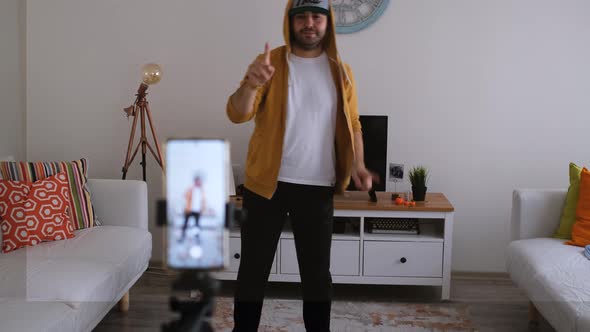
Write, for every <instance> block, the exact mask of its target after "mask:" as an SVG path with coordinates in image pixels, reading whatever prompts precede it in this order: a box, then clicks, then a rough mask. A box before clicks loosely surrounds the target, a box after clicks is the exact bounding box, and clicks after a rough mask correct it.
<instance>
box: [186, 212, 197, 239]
mask: <svg viewBox="0 0 590 332" xmlns="http://www.w3.org/2000/svg"><path fill="white" fill-rule="evenodd" d="M191 217H195V226H197V227H199V218H201V213H199V212H186V213H185V214H184V226H182V239H184V234H185V233H186V229H187V228H188V222H189V220H190V218H191Z"/></svg>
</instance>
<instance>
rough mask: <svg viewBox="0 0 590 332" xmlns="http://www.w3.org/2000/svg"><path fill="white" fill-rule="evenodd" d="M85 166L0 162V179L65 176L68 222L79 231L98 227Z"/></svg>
mask: <svg viewBox="0 0 590 332" xmlns="http://www.w3.org/2000/svg"><path fill="white" fill-rule="evenodd" d="M87 165H88V163H87V161H86V159H84V158H83V159H80V160H76V161H71V162H65V161H60V162H26V161H21V162H10V161H2V162H0V179H3V180H13V181H28V182H35V181H38V180H43V179H45V178H48V177H50V176H53V175H55V174H58V173H60V172H66V174H67V175H68V186H69V188H70V211H71V213H72V218H71V220H72V223H73V225H74V229H75V230H79V229H84V228H90V227H93V226H97V225H98V222H97V220H96V216H95V214H94V209H93V207H92V203H91V202H90V192H89V191H88V185H87V184H86V181H87V178H86V173H87V170H88V167H87Z"/></svg>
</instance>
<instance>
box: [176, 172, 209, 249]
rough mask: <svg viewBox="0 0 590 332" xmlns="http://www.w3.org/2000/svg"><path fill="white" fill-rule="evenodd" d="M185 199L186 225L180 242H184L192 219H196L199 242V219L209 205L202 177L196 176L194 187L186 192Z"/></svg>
mask: <svg viewBox="0 0 590 332" xmlns="http://www.w3.org/2000/svg"><path fill="white" fill-rule="evenodd" d="M184 198H185V205H184V225H183V227H182V236H181V238H180V240H178V242H182V241H184V237H185V235H186V229H187V228H188V223H189V221H190V218H191V217H192V218H194V219H195V226H196V227H197V236H196V238H197V241H198V240H199V232H200V229H199V219H200V218H201V215H202V214H203V212H204V211H205V208H206V205H207V200H206V198H205V193H204V192H203V181H202V179H201V176H200V175H195V177H194V180H193V185H192V186H190V187H189V188H188V189H187V190H186V192H185V194H184Z"/></svg>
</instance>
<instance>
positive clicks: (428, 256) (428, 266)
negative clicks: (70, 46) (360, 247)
mask: <svg viewBox="0 0 590 332" xmlns="http://www.w3.org/2000/svg"><path fill="white" fill-rule="evenodd" d="M442 259H443V244H442V243H433V242H385V241H365V242H364V269H363V275H365V276H371V277H439V278H440V277H442Z"/></svg>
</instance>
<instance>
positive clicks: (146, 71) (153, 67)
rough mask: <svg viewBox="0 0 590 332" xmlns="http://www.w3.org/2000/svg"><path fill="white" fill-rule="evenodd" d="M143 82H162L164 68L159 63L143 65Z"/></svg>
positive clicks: (148, 83) (149, 83)
mask: <svg viewBox="0 0 590 332" xmlns="http://www.w3.org/2000/svg"><path fill="white" fill-rule="evenodd" d="M141 75H142V80H143V83H145V84H147V85H152V84H156V83H158V82H160V80H161V79H162V68H160V66H159V65H158V64H155V63H148V64H145V65H143V67H141Z"/></svg>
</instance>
